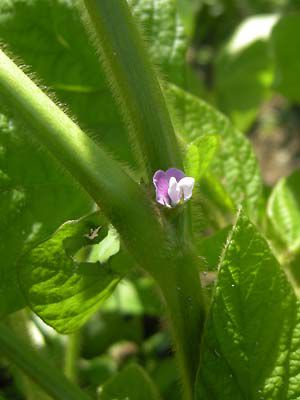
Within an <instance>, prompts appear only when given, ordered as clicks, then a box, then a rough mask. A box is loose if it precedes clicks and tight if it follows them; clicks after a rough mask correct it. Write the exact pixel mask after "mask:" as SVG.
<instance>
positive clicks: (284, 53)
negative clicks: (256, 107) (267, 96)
mask: <svg viewBox="0 0 300 400" xmlns="http://www.w3.org/2000/svg"><path fill="white" fill-rule="evenodd" d="M271 45H272V50H273V56H274V62H275V82H274V87H275V89H277V90H278V91H279V92H280V93H282V94H283V95H284V96H286V97H287V98H288V99H290V100H294V101H298V102H299V101H300V83H299V74H300V60H299V57H298V52H299V46H300V14H299V13H297V14H291V15H286V16H284V17H282V18H281V19H280V20H279V21H278V23H277V24H276V25H275V27H274V29H273V32H272V37H271Z"/></svg>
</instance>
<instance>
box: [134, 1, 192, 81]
mask: <svg viewBox="0 0 300 400" xmlns="http://www.w3.org/2000/svg"><path fill="white" fill-rule="evenodd" d="M128 3H129V4H130V5H131V8H132V11H133V13H134V15H135V16H136V17H137V20H138V22H139V23H140V24H141V28H142V29H143V31H144V35H145V37H146V39H147V41H148V43H149V52H150V57H151V59H152V60H153V61H154V63H155V64H157V65H158V66H159V69H160V70H161V72H162V73H163V77H164V78H165V79H167V80H168V81H169V82H173V83H175V84H176V85H179V86H181V87H186V85H187V79H188V76H187V66H186V61H185V56H186V52H187V49H188V39H187V37H186V35H185V32H184V27H183V23H182V21H181V18H180V15H179V13H178V11H177V6H176V2H175V1H173V0H128Z"/></svg>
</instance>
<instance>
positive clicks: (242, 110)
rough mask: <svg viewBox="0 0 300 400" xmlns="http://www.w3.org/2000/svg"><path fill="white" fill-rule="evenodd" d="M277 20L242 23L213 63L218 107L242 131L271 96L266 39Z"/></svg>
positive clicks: (272, 17) (254, 19) (260, 18)
mask: <svg viewBox="0 0 300 400" xmlns="http://www.w3.org/2000/svg"><path fill="white" fill-rule="evenodd" d="M277 19H278V17H277V16H276V15H257V16H253V17H250V18H248V19H246V20H244V21H243V22H242V23H241V25H240V26H238V28H237V29H236V31H235V32H234V33H233V35H232V37H231V38H230V40H229V41H228V42H227V43H226V44H225V46H224V47H223V49H222V51H221V52H220V54H219V56H218V58H217V61H216V86H215V89H216V97H217V104H218V106H219V107H220V108H221V110H222V111H223V112H225V113H226V115H228V116H229V117H230V118H231V119H232V121H233V123H234V124H235V125H236V126H237V127H238V128H239V129H241V130H245V129H247V128H248V127H249V126H250V124H251V123H252V122H253V121H254V120H255V118H256V116H257V114H258V111H259V107H260V105H261V104H262V102H263V101H265V100H266V99H267V98H268V97H269V96H270V89H271V84H272V81H273V62H272V61H273V60H272V57H271V54H270V51H269V39H270V36H271V31H272V27H273V26H274V24H275V23H276V21H277Z"/></svg>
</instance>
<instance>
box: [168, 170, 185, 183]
mask: <svg viewBox="0 0 300 400" xmlns="http://www.w3.org/2000/svg"><path fill="white" fill-rule="evenodd" d="M166 174H167V177H168V178H169V179H171V177H172V176H173V177H174V178H175V179H176V181H177V182H179V181H180V179H182V178H184V177H185V175H184V173H183V172H182V171H180V169H177V168H169V169H168V170H167V171H166Z"/></svg>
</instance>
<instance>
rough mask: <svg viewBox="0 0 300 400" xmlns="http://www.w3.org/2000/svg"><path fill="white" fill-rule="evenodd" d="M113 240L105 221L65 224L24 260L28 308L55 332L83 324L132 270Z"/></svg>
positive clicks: (95, 219) (22, 275) (21, 266)
mask: <svg viewBox="0 0 300 400" xmlns="http://www.w3.org/2000/svg"><path fill="white" fill-rule="evenodd" d="M109 235H112V233H111V231H108V226H107V223H106V221H105V220H104V219H103V218H102V217H101V216H100V214H99V213H96V214H92V215H90V216H88V217H84V218H82V219H80V220H78V221H70V222H67V223H65V224H63V225H62V226H61V227H60V228H59V229H58V231H57V232H55V234H54V235H53V236H52V237H50V239H48V240H46V241H44V242H43V243H41V244H40V245H38V246H37V247H34V248H33V250H31V251H30V252H28V253H27V254H25V255H24V256H23V257H22V258H21V259H20V261H19V279H20V284H21V288H22V290H23V292H24V295H25V297H26V299H27V301H28V303H29V305H30V306H31V308H32V309H33V310H34V311H35V312H36V313H37V314H38V315H39V316H40V317H41V318H42V319H43V320H44V321H45V322H46V323H47V324H49V325H51V326H52V327H53V328H55V329H56V330H57V331H59V332H61V333H69V332H72V331H74V330H76V329H78V328H79V327H80V326H81V325H83V324H84V323H85V321H86V320H87V319H88V318H89V317H90V315H92V314H93V313H94V312H95V311H96V310H97V309H98V308H99V305H100V304H101V303H102V302H104V301H105V300H106V299H107V298H108V297H109V296H110V295H111V294H112V292H113V290H114V288H115V287H116V285H117V283H118V282H119V281H120V279H121V278H122V277H123V276H124V275H125V274H126V272H127V271H128V268H130V267H131V265H132V264H131V259H130V258H129V256H128V255H127V254H126V253H124V251H123V250H120V251H119V252H117V253H116V250H117V248H118V246H119V244H118V243H117V244H116V243H115V242H119V239H118V236H117V235H116V233H113V235H114V239H113V240H112V239H111V238H110V237H109ZM107 238H108V239H107ZM105 241H106V242H107V241H109V242H110V249H109V251H108V247H107V243H105ZM103 247H105V248H106V249H105V250H106V251H105V257H104V256H103V255H104V253H103ZM108 257H109V258H108Z"/></svg>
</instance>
